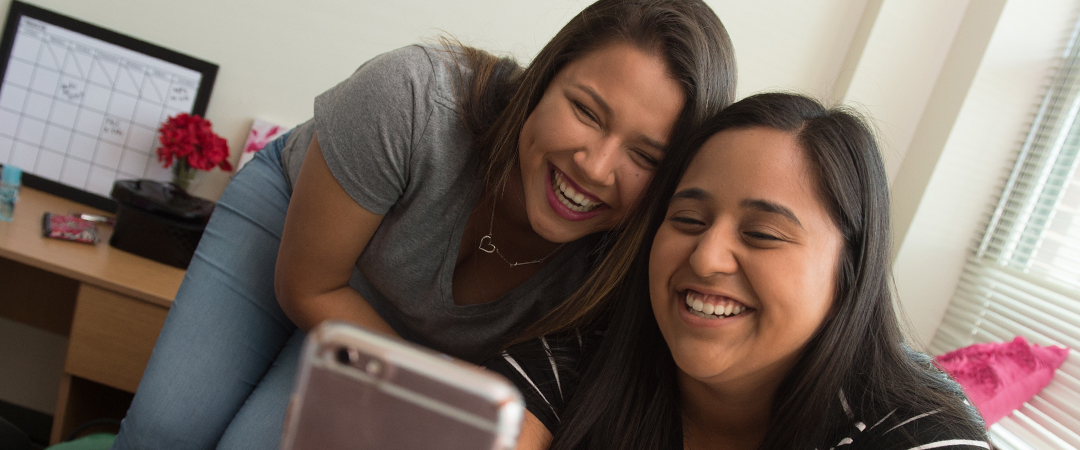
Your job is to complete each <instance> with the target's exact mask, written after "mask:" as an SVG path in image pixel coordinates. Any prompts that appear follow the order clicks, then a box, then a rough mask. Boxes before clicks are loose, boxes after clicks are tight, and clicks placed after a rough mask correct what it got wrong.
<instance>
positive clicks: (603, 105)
mask: <svg viewBox="0 0 1080 450" xmlns="http://www.w3.org/2000/svg"><path fill="white" fill-rule="evenodd" d="M574 87H575V88H578V89H581V90H582V91H583V92H585V93H586V94H588V95H589V97H592V99H593V101H594V102H596V104H597V105H599V106H600V109H602V110H604V114H606V115H609V116H610V115H611V112H612V110H611V105H609V104H608V103H607V102H606V101H604V98H603V97H601V96H600V94H599V93H598V92H596V91H595V90H593V88H591V87H588V86H586V85H584V84H581V83H575V84H574ZM637 138H638V139H639V140H641V141H642V142H644V143H645V145H648V146H650V147H653V148H655V149H657V150H660V151H663V150H665V149H666V148H667V144H664V143H663V142H660V141H657V140H656V139H653V138H650V137H648V136H646V135H644V134H639V135H638V136H637Z"/></svg>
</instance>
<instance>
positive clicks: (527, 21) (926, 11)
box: [0, 0, 1075, 412]
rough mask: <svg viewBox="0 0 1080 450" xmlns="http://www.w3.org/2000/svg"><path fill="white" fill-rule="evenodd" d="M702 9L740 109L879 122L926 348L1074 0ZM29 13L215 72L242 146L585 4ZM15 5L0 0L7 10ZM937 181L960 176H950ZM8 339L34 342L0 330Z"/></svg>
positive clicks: (6, 387)
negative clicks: (258, 133)
mask: <svg viewBox="0 0 1080 450" xmlns="http://www.w3.org/2000/svg"><path fill="white" fill-rule="evenodd" d="M707 2H708V3H709V4H710V5H711V6H712V7H713V9H714V10H715V11H716V12H717V15H718V16H719V17H720V18H721V20H723V21H724V23H725V25H726V26H727V28H728V30H729V32H730V34H731V36H732V39H733V41H734V44H735V48H736V52H737V58H738V64H739V76H740V84H739V94H740V96H745V95H748V94H751V93H754V92H760V91H763V90H775V89H784V90H793V91H800V92H805V93H808V94H811V95H814V96H816V97H819V98H823V99H830V100H834V101H843V102H847V103H850V104H854V105H855V106H856V107H858V108H860V109H862V110H864V111H866V112H867V113H869V114H870V115H872V116H873V117H874V118H875V123H876V124H877V127H878V129H879V132H880V135H881V138H882V141H883V153H884V156H885V159H886V165H887V169H888V173H889V175H890V180H891V182H892V186H893V189H894V192H893V197H894V203H895V204H896V205H897V214H896V216H897V220H896V225H897V227H896V228H897V230H898V234H897V237H896V239H895V243H894V248H895V249H896V251H897V255H898V256H897V275H896V277H897V289H898V291H899V293H900V296H901V300H902V302H903V304H904V305H905V306H904V309H905V310H906V311H907V313H908V314H909V315H910V316H911V318H912V321H913V324H914V329H915V334H914V335H915V336H916V337H918V338H920V339H921V340H927V339H928V337H929V336H930V335H932V332H933V330H934V329H935V328H936V327H937V324H938V322H940V317H941V312H942V311H944V308H945V305H946V303H947V301H948V298H949V296H950V295H951V293H952V290H953V289H954V287H955V283H956V279H957V276H958V273H959V267H960V265H961V264H962V261H963V256H964V247H965V246H966V244H967V242H968V241H969V240H970V236H971V234H972V230H973V229H974V228H976V227H977V222H978V215H979V214H980V213H981V211H982V205H983V204H984V203H985V198H986V197H988V196H989V195H991V192H992V191H993V190H994V187H993V186H994V180H995V176H996V174H997V173H998V172H997V170H998V167H1000V166H1001V165H1002V164H1004V160H1007V159H1008V156H1007V155H1008V154H1009V151H1010V148H1011V147H1012V146H1014V144H1015V140H1016V136H1018V135H1019V133H1020V132H1021V128H1022V126H1023V121H1024V119H1025V114H1027V112H1028V111H1029V109H1027V105H1030V104H1031V102H1033V101H1034V100H1035V98H1036V97H1037V95H1038V92H1039V81H1040V79H1041V77H1042V76H1044V74H1045V72H1046V69H1047V67H1048V66H1049V65H1050V63H1051V62H1052V60H1053V57H1054V55H1055V53H1054V51H1055V50H1056V48H1057V46H1058V45H1059V41H1060V38H1061V34H1062V30H1063V29H1064V28H1065V25H1064V24H1065V23H1066V22H1067V21H1068V20H1071V18H1072V17H1073V16H1074V15H1075V11H1073V4H1074V2H1073V1H1065V0H1045V1H1040V2H1026V1H1023V0H974V1H970V2H969V1H968V0H944V1H942V0H771V1H755V2H747V1H744V0H707ZM31 3H34V4H36V5H39V6H42V7H45V8H48V9H53V10H55V11H57V12H60V13H63V14H67V15H71V16H74V17H77V18H80V19H82V20H85V21H88V22H92V23H95V24H97V25H100V26H103V27H106V28H110V29H113V30H115V31H118V32H121V33H124V34H129V35H132V36H135V37H138V38H140V39H143V40H147V41H150V42H152V43H155V44H158V45H161V46H164V47H168V48H171V49H174V50H177V51H180V52H183V53H187V54H190V55H193V56H196V57H199V58H202V59H206V60H209V61H212V62H215V63H217V64H219V65H220V66H221V69H220V72H219V75H218V80H217V83H216V85H215V88H214V93H213V96H212V97H211V100H210V107H209V110H208V111H207V117H208V118H209V119H210V120H212V121H213V122H214V124H215V129H216V131H218V133H219V134H221V135H223V136H224V137H226V138H227V139H228V140H229V143H230V146H231V147H232V148H234V149H235V148H238V147H239V146H240V145H242V143H243V139H244V136H245V135H246V132H247V128H248V127H249V126H250V123H251V120H252V119H254V118H256V117H258V118H264V119H267V120H270V121H274V122H277V123H280V124H283V125H293V124H296V123H298V122H300V121H303V120H305V119H307V118H308V117H310V116H311V111H312V109H311V108H312V106H311V105H312V99H313V97H314V96H315V95H317V94H318V93H320V92H322V91H324V90H325V89H327V88H329V87H330V86H332V85H334V84H335V83H337V82H338V81H340V80H341V79H343V78H345V77H346V76H348V75H349V73H351V72H352V71H353V70H354V69H355V68H356V67H357V66H358V65H359V64H360V63H361V62H363V61H365V60H366V59H368V58H370V57H372V56H374V55H376V54H378V53H381V52H384V51H387V50H390V49H393V48H396V47H399V46H402V45H406V44H409V43H414V42H421V41H424V40H430V39H432V38H434V37H437V36H439V35H440V34H441V33H447V34H450V35H453V36H455V37H457V38H459V39H461V40H462V41H463V42H465V43H467V44H471V45H475V46H478V47H481V48H485V49H489V50H493V51H497V52H503V53H509V54H512V55H514V56H516V57H517V58H519V60H520V61H523V62H525V61H528V59H529V58H530V57H531V56H532V55H533V54H534V53H535V52H536V51H538V50H539V48H540V47H541V46H542V45H543V44H544V43H545V42H546V41H547V40H548V39H549V38H550V36H552V35H553V34H554V33H555V32H556V30H557V29H558V28H559V27H560V26H562V24H564V23H565V22H566V21H567V20H568V19H569V18H570V17H571V16H572V15H573V14H575V13H576V12H578V11H579V10H580V9H581V8H583V7H584V5H585V4H586V3H587V2H585V1H582V0H514V1H505V0H460V1H453V2H448V1H438V0H399V1H395V2H385V1H374V0H305V1H299V0H188V1H183V2H177V1H164V0H79V1H72V0H31ZM9 4H10V1H9V0H0V10H6V9H7V7H8V5H9ZM1038 18H1041V19H1045V20H1047V21H1048V23H1046V24H1041V23H1039V22H1038V21H1036V20H1035V19H1038ZM983 55H986V56H985V57H984V56H983ZM236 157H237V155H235V154H234V155H233V158H234V161H235V158H236ZM939 166H940V168H939ZM946 167H949V168H953V169H952V170H959V171H960V172H961V173H960V175H962V176H961V177H959V178H954V177H956V176H957V175H955V174H954V175H950V174H949V173H950V172H947V171H946ZM973 167H974V168H977V169H979V170H969V169H971V168H973ZM227 181H228V176H227V175H226V174H221V173H212V174H208V175H201V176H200V177H199V178H197V179H196V181H195V185H194V191H195V193H197V194H199V195H202V196H205V197H208V198H212V199H213V198H217V197H218V196H219V195H220V193H221V190H222V189H223V187H224V185H225V183H227ZM924 199H927V200H924ZM958 211H960V212H962V214H961V213H958ZM0 328H3V330H0V331H4V332H9V334H10V333H16V334H19V333H22V334H20V335H25V334H26V332H22V331H18V330H14V327H11V326H8V325H5V323H4V322H0ZM31 340H33V339H31ZM38 340H39V341H40V339H38ZM16 341H18V339H14V338H12V339H3V340H0V356H4V355H15V354H17V355H23V353H25V352H13V351H9V352H6V353H5V352H4V351H3V350H4V347H3V346H4V345H11V344H6V343H5V342H7V343H11V342H16ZM41 347H42V350H41V351H39V352H33V353H35V355H37V356H38V357H40V358H41V359H45V360H49V361H53V362H45V363H43V364H44V365H45V366H47V367H52V366H50V364H52V365H55V361H56V360H59V359H62V356H63V355H62V351H57V350H55V349H56V348H58V345H56V343H55V342H51V341H50V342H48V343H46V344H42V346H41ZM49 349H53V350H49ZM5 359H6V358H5ZM7 364H8V361H6V360H5V361H3V362H2V363H0V365H7ZM57 377H58V375H57ZM9 381H10V380H9ZM38 381H40V380H38ZM45 384H48V383H45ZM35 389H36V388H34V387H33V386H26V385H19V384H18V383H11V382H8V383H0V398H3V399H14V400H9V401H16V402H17V403H20V404H23V405H24V406H29V407H31V408H34V409H38V410H41V411H46V412H50V411H52V408H53V402H54V401H55V393H54V392H47V390H46V392H39V393H38V395H36V396H34V395H25V392H26V391H27V390H30V391H34V390H35ZM36 390H38V391H40V389H36ZM13 391H20V392H22V393H20V394H19V395H12V394H11V392H13Z"/></svg>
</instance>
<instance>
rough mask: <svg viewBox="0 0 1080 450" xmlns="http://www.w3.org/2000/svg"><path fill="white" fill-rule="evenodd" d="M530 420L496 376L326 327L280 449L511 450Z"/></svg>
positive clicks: (310, 355) (345, 327)
mask: <svg viewBox="0 0 1080 450" xmlns="http://www.w3.org/2000/svg"><path fill="white" fill-rule="evenodd" d="M523 414H524V404H523V402H522V399H521V394H520V393H519V392H518V391H517V389H516V388H515V387H514V386H513V385H512V384H511V383H510V382H509V381H507V380H506V379H505V378H503V377H501V376H500V375H498V374H496V373H492V372H489V371H486V370H483V369H481V368H479V367H477V366H475V365H472V364H469V363H466V362H464V361H459V360H456V359H454V358H451V357H449V356H446V355H442V354H439V353H436V352H434V351H432V350H428V349H426V348H423V347H420V346H418V345H415V344H412V343H409V342H406V341H403V340H401V339H397V338H392V337H388V336H385V335H382V334H378V333H374V332H371V331H367V330H364V329H362V328H359V327H356V326H353V325H349V324H345V323H341V322H327V323H324V324H322V325H319V326H318V327H316V328H315V329H313V330H312V331H311V332H310V333H309V334H308V336H307V339H306V340H305V342H304V349H303V354H302V356H301V360H300V371H299V373H298V376H297V378H296V385H295V387H294V389H293V394H292V398H291V401H290V405H289V409H288V413H287V416H286V419H285V428H284V434H283V435H282V440H281V449H282V450H304V449H320V450H334V449H345V448H349V449H403V450H404V449H447V450H458V449H461V450H465V449H469V450H481V449H484V450H486V449H497V450H501V449H512V448H514V446H515V445H517V436H518V432H519V430H520V427H521V420H522V417H523Z"/></svg>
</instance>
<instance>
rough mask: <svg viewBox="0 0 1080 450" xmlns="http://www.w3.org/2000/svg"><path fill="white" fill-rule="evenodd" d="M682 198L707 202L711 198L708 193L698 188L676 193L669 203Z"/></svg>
mask: <svg viewBox="0 0 1080 450" xmlns="http://www.w3.org/2000/svg"><path fill="white" fill-rule="evenodd" d="M683 198H686V199H690V200H708V199H711V198H712V195H710V194H709V193H708V192H705V190H704V189H700V188H690V189H683V190H681V191H679V192H676V193H675V195H672V196H671V201H675V200H679V199H683Z"/></svg>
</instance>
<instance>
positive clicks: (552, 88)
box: [518, 43, 684, 242]
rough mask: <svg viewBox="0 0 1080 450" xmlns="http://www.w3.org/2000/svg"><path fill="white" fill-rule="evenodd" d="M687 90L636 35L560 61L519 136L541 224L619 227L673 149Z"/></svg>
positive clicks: (567, 229) (547, 232) (532, 214)
mask: <svg viewBox="0 0 1080 450" xmlns="http://www.w3.org/2000/svg"><path fill="white" fill-rule="evenodd" d="M683 97H684V93H683V90H682V89H681V88H680V86H679V84H678V83H677V82H676V81H675V80H674V79H672V78H671V77H670V75H668V71H667V67H666V65H665V63H664V61H663V59H661V58H660V57H659V56H658V55H655V54H651V53H646V52H643V51H641V50H639V49H638V48H637V47H634V46H633V45H630V44H626V43H615V44H610V45H607V46H604V47H601V48H600V49H598V50H595V51H593V52H590V53H588V54H586V55H585V56H583V57H581V58H579V59H577V60H575V61H573V62H571V63H569V64H567V65H566V66H565V67H564V68H563V69H562V70H560V71H559V73H558V74H556V75H555V77H554V78H553V79H552V81H551V83H550V84H549V85H548V87H547V89H546V90H545V91H544V96H543V97H542V98H541V99H540V102H539V103H538V104H537V105H536V108H535V109H534V110H533V111H532V113H530V115H529V117H528V119H527V120H526V121H525V124H524V126H523V127H522V129H521V135H520V137H519V140H518V146H519V152H520V162H521V164H520V167H519V169H520V174H521V182H522V188H523V195H524V199H525V209H526V213H527V215H528V219H529V223H530V225H531V226H532V229H533V230H534V231H535V232H536V233H537V234H539V235H540V236H541V237H543V238H544V239H546V240H548V241H551V242H569V241H572V240H575V239H578V238H581V237H583V236H586V235H588V234H592V233H595V232H598V231H604V230H610V229H612V228H614V227H615V226H616V224H617V223H618V222H619V220H620V219H622V218H623V217H624V216H625V215H626V214H627V213H629V211H630V210H631V209H632V208H633V206H634V205H635V204H636V203H637V202H638V201H639V200H640V199H641V197H642V195H643V192H644V190H645V186H647V185H648V183H649V180H650V179H651V178H652V175H653V172H654V170H655V168H656V165H657V164H658V163H659V161H660V160H661V159H662V158H663V156H664V147H665V145H666V144H667V140H668V136H669V135H670V134H671V131H672V129H673V128H674V125H675V121H676V119H677V118H678V115H679V113H680V112H681V111H682V107H683V103H684V99H683Z"/></svg>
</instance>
